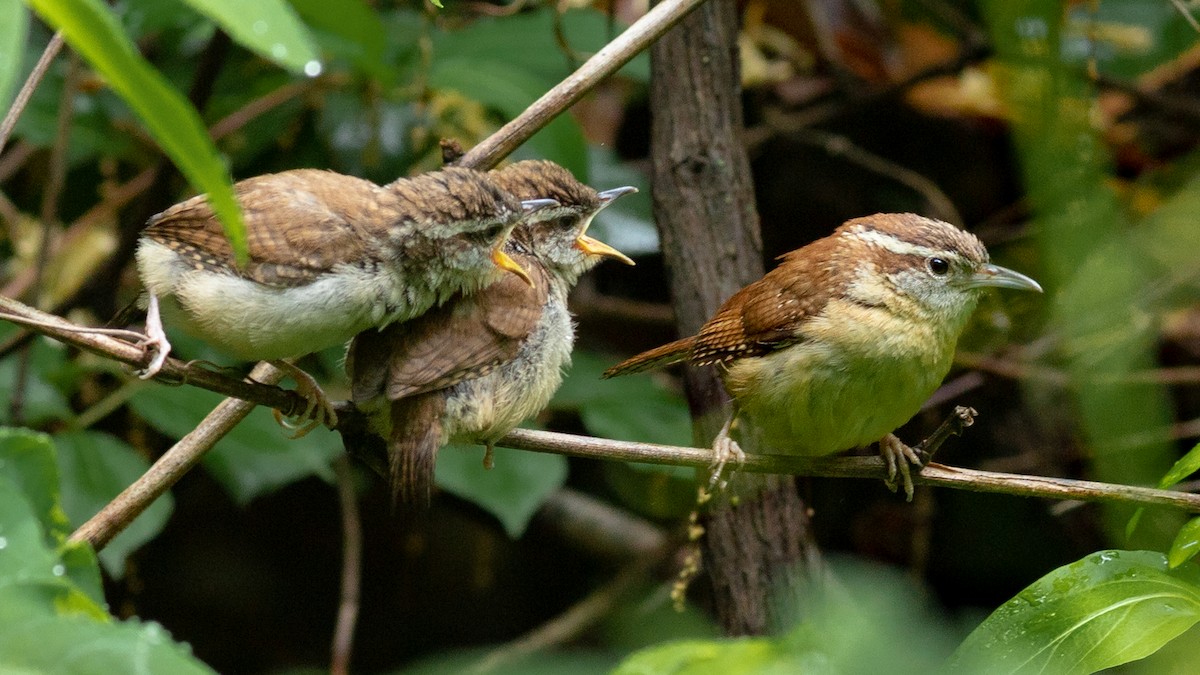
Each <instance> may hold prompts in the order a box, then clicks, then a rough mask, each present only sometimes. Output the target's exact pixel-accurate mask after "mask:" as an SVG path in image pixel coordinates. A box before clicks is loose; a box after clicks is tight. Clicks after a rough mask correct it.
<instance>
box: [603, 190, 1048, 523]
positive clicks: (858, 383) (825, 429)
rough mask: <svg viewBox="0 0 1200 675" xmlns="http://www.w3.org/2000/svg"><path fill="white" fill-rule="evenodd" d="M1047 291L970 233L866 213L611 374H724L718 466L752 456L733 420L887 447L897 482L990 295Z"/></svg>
mask: <svg viewBox="0 0 1200 675" xmlns="http://www.w3.org/2000/svg"><path fill="white" fill-rule="evenodd" d="M987 287H998V288H1014V289H1021V290H1030V291H1038V292H1040V291H1041V290H1042V289H1041V287H1040V286H1039V285H1038V284H1037V282H1036V281H1034V280H1033V279H1030V278H1029V277H1027V276H1025V275H1023V274H1019V273H1017V272H1014V271H1012V270H1010V269H1006V268H1004V267H1000V266H998V265H993V264H991V263H990V262H989V258H988V252H987V249H985V248H984V246H983V244H982V243H981V242H980V241H979V240H978V239H977V238H976V237H975V236H974V235H972V234H970V233H969V232H965V231H963V230H960V229H958V228H957V227H955V226H953V225H950V224H949V223H944V222H941V221H937V220H931V219H929V218H923V217H921V216H917V215H913V214H909V213H904V214H877V215H874V216H868V217H865V218H856V219H854V220H851V221H848V222H846V223H845V224H843V225H842V226H841V227H839V228H838V229H837V230H836V231H835V232H834V233H833V234H831V235H830V236H828V237H825V238H823V239H818V240H817V241H815V242H813V243H811V244H809V245H807V246H805V247H803V248H800V249H797V250H795V251H792V252H791V253H787V254H785V255H784V256H782V262H781V263H780V264H779V266H778V267H776V268H775V269H773V270H771V271H770V272H768V273H767V274H766V275H765V276H763V278H762V279H759V280H758V281H756V282H754V283H752V284H750V285H748V286H746V287H745V288H743V289H742V290H740V291H738V292H737V293H736V294H734V295H733V297H731V298H729V300H727V301H726V302H725V304H724V305H723V306H722V307H721V308H720V309H719V310H718V311H717V313H716V315H714V316H713V317H712V318H711V319H709V321H708V323H706V324H704V326H703V327H702V328H701V329H700V332H699V334H698V335H695V336H692V337H687V338H683V339H681V340H677V341H675V342H672V343H670V344H667V345H663V346H662V347H658V348H656V349H652V350H650V351H647V352H644V353H642V354H639V355H637V356H634V357H633V358H631V359H629V360H627V361H625V362H623V363H620V364H618V365H616V366H614V367H612V368H610V369H609V370H608V371H607V372H605V374H604V376H605V377H615V376H617V375H626V374H629V373H636V372H639V371H643V370H648V369H651V368H660V367H663V366H666V365H669V364H672V363H677V362H680V361H686V362H687V363H689V364H691V365H694V366H704V365H716V366H717V367H718V368H720V371H721V378H722V380H723V381H724V384H725V389H726V391H727V392H728V393H729V395H730V396H731V397H732V398H733V402H734V412H733V414H732V415H731V417H730V418H729V420H728V421H727V422H726V423H725V426H724V428H723V429H722V430H721V433H720V434H718V436H717V439H716V441H714V445H713V448H714V450H715V451H716V453H717V460H718V471H719V465H720V464H723V463H724V461H725V460H726V459H728V458H729V457H730V456H733V457H741V449H740V448H739V447H738V446H737V444H736V443H735V442H734V441H733V439H732V438H731V437H730V431H731V429H732V427H733V425H734V420H744V421H745V422H746V423H747V424H748V425H750V426H752V427H753V429H754V430H755V431H757V432H759V433H760V434H761V438H762V440H763V443H764V448H767V449H770V450H772V451H779V452H784V453H792V454H801V455H825V454H830V453H834V452H839V451H842V450H849V449H852V448H856V447H860V446H863V445H867V444H869V443H872V442H875V441H879V449H880V454H881V455H883V457H884V460H885V462H886V463H887V465H888V473H889V486H892V487H893V488H894V486H895V480H896V472H897V470H898V471H899V472H900V474H901V477H902V480H903V483H904V490H905V494H906V496H907V497H908V498H909V499H910V500H911V499H912V490H913V487H912V478H911V476H910V474H909V467H908V464H909V463H910V462H911V463H912V464H914V465H916V466H917V467H918V469H919V468H920V466H921V460H920V458H919V456H918V455H917V453H916V452H915V451H914V450H913V449H911V448H909V447H908V446H907V445H905V444H904V443H903V442H901V441H900V439H898V438H897V437H896V436H895V435H894V434H893V433H892V432H893V431H894V430H895V429H896V428H898V427H899V426H900V425H902V424H904V423H905V422H907V421H908V420H909V418H911V417H912V416H913V415H914V414H916V412H917V411H918V410H919V409H920V407H921V404H922V403H924V402H925V400H926V399H928V398H929V396H930V395H931V394H932V393H933V391H934V390H935V389H936V388H937V387H938V385H939V384H940V383H941V381H942V379H943V378H944V377H945V376H946V374H947V373H948V372H949V371H950V365H951V361H952V359H953V357H954V348H955V345H956V343H957V342H958V337H959V335H960V334H961V333H962V331H963V328H964V327H965V326H966V323H967V319H968V318H969V317H970V316H971V312H972V311H974V309H975V304H976V302H977V301H978V298H979V295H980V292H981V289H983V288H987Z"/></svg>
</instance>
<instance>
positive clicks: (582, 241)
mask: <svg viewBox="0 0 1200 675" xmlns="http://www.w3.org/2000/svg"><path fill="white" fill-rule="evenodd" d="M575 248H577V249H579V250H580V251H583V252H584V253H586V254H588V255H602V256H604V257H606V258H616V259H617V260H620V261H621V262H623V263H625V264H626V265H634V264H636V263H634V262H633V259H632V258H630V257H629V256H627V255H625V254H624V253H621V252H620V251H618V250H617V249H615V248H613V247H611V246H609V245H608V244H606V243H604V242H602V241H600V240H599V239H593V238H591V237H589V236H587V235H586V234H581V235H579V237H578V238H577V239H576V240H575Z"/></svg>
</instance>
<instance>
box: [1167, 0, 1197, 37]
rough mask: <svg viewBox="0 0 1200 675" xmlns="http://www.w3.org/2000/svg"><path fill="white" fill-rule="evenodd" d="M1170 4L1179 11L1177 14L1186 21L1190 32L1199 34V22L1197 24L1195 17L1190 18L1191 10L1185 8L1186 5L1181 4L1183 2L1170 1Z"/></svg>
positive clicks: (1178, 0) (1179, 0)
mask: <svg viewBox="0 0 1200 675" xmlns="http://www.w3.org/2000/svg"><path fill="white" fill-rule="evenodd" d="M1171 4H1172V5H1175V9H1177V10H1179V13H1180V14H1182V15H1183V18H1184V19H1186V20H1187V22H1188V24H1189V25H1190V26H1191V27H1192V30H1194V31H1196V32H1197V33H1200V22H1197V21H1196V17H1194V16H1192V12H1191V10H1189V9H1188V8H1187V5H1185V4H1183V0H1171Z"/></svg>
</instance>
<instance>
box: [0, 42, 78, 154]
mask: <svg viewBox="0 0 1200 675" xmlns="http://www.w3.org/2000/svg"><path fill="white" fill-rule="evenodd" d="M62 46H63V36H62V32H61V31H59V32H57V33H55V34H54V37H52V38H50V42H48V43H46V48H45V49H43V50H42V55H41V56H40V57H38V61H37V63H35V64H34V66H33V70H31V71H30V72H29V77H27V78H25V84H23V85H21V91H18V92H17V96H16V98H14V99H13V102H12V105H11V106H9V108H8V112H7V113H5V115H4V121H2V122H0V152H4V146H5V145H8V137H9V135H10V134H11V133H12V130H13V127H15V126H17V120H18V119H20V118H21V113H22V112H25V106H27V105H29V99H30V98H32V97H33V90H34V89H37V86H38V84H39V83H41V81H42V78H43V77H45V76H46V71H47V70H49V69H50V64H51V62H53V61H54V57H55V56H58V51H59V50H60V49H62Z"/></svg>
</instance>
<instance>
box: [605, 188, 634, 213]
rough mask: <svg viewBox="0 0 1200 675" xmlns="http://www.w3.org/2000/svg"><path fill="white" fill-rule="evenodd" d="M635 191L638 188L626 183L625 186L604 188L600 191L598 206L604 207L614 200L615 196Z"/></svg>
mask: <svg viewBox="0 0 1200 675" xmlns="http://www.w3.org/2000/svg"><path fill="white" fill-rule="evenodd" d="M637 191H638V189H637V188H635V187H633V186H632V185H626V186H625V187H619V188H613V189H611V190H605V191H604V192H601V193H600V208H604V207H606V206H608V205H609V204H611V203H613V202H615V201H616V200H617V197H621V196H623V195H631V194H633V193H635V192H637Z"/></svg>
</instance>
